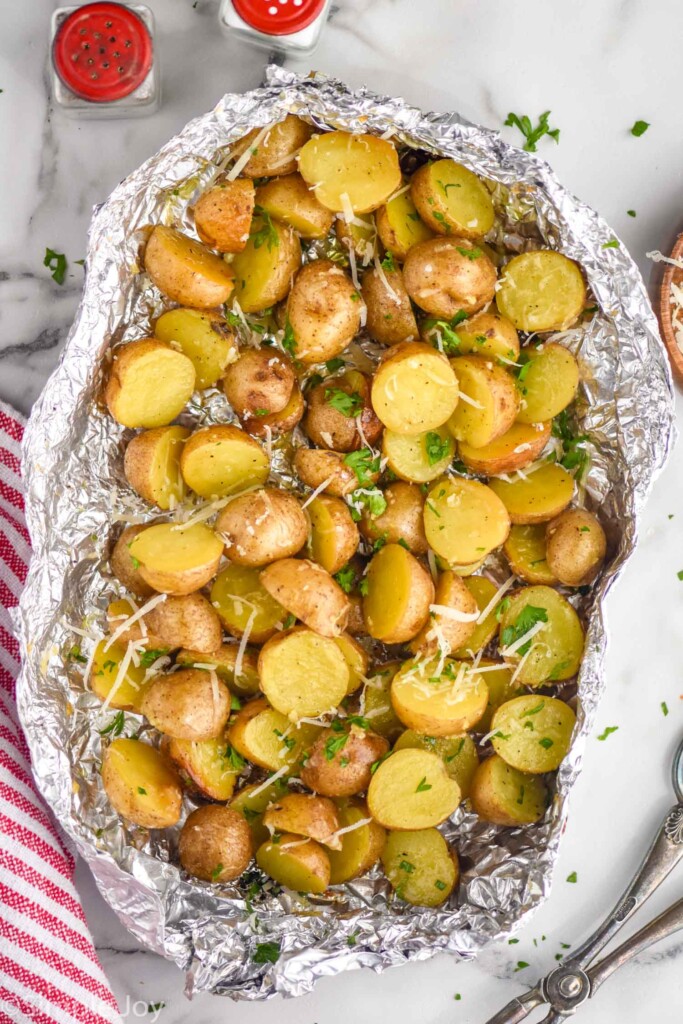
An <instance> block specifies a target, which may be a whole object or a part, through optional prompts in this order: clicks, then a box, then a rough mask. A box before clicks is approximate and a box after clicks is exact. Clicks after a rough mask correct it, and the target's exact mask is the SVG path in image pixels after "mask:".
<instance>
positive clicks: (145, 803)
mask: <svg viewBox="0 0 683 1024" xmlns="http://www.w3.org/2000/svg"><path fill="white" fill-rule="evenodd" d="M102 783H103V785H104V790H105V792H106V794H107V796H108V798H109V802H110V803H111V805H112V807H113V808H114V810H115V811H116V813H117V814H120V815H121V817H122V818H125V819H126V820H127V821H132V822H133V823H134V824H135V825H141V826H142V827H143V828H170V827H171V826H172V825H175V824H176V823H177V821H178V819H179V818H180V812H181V808H182V802H183V788H182V785H181V782H180V778H179V776H178V773H177V772H176V771H175V769H174V768H173V765H172V764H171V762H170V761H169V760H168V758H167V757H165V756H164V755H163V754H162V753H160V752H159V751H158V750H157V749H156V748H155V747H150V746H149V745H148V744H147V743H143V742H142V741H141V740H128V739H122V738H119V739H115V740H114V741H113V743H110V744H109V746H108V747H107V749H106V750H105V752H104V756H103V758H102Z"/></svg>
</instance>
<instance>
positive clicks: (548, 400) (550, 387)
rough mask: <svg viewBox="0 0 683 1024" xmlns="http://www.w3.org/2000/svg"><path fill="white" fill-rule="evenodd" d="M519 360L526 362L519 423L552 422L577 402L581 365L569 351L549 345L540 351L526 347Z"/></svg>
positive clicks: (539, 348)
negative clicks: (572, 403)
mask: <svg viewBox="0 0 683 1024" xmlns="http://www.w3.org/2000/svg"><path fill="white" fill-rule="evenodd" d="M519 358H520V359H524V365H523V367H522V370H523V373H524V376H523V379H522V381H521V388H522V403H521V407H520V410H519V412H518V414H517V419H518V420H519V422H520V423H539V422H541V421H542V420H551V419H552V418H553V417H554V416H557V415H558V414H559V413H561V412H562V410H563V409H566V408H567V406H568V405H569V404H570V403H571V402H573V401H574V398H575V397H576V392H577V391H578V388H579V364H578V363H577V361H576V359H575V358H574V356H573V355H572V354H571V352H570V351H569V349H566V348H564V346H563V345H558V344H556V343H555V342H550V341H549V342H546V343H545V344H544V345H541V346H539V347H538V348H536V347H535V346H534V345H527V347H526V348H524V349H523V350H522V352H521V354H520V356H519Z"/></svg>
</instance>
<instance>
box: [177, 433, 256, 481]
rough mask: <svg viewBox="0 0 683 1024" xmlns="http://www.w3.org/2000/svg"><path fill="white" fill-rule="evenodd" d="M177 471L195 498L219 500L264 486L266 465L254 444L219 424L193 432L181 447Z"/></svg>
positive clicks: (251, 440) (245, 435) (248, 438)
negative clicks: (195, 495)
mask: <svg viewBox="0 0 683 1024" xmlns="http://www.w3.org/2000/svg"><path fill="white" fill-rule="evenodd" d="M180 469H181V471H182V474H183V477H184V478H185V483H186V484H187V486H188V487H189V488H190V489H191V490H193V491H194V492H195V494H199V495H200V496H201V497H202V498H221V497H226V496H228V495H231V494H236V493H237V492H238V491H244V490H246V489H247V488H248V487H254V486H258V485H259V484H263V483H265V482H266V480H267V479H268V474H269V472H270V462H269V460H268V456H267V455H266V453H265V452H264V450H263V448H261V445H260V444H259V443H258V441H254V439H253V438H251V437H249V435H248V434H245V432H244V431H243V430H240V429H239V427H234V426H232V425H231V424H228V423H221V424H218V425H217V426H213V427H202V428H201V429H200V430H195V432H194V434H192V436H191V437H190V438H188V440H187V441H186V442H185V445H184V446H183V451H182V455H181V457H180Z"/></svg>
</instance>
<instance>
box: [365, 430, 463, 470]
mask: <svg viewBox="0 0 683 1024" xmlns="http://www.w3.org/2000/svg"><path fill="white" fill-rule="evenodd" d="M382 454H383V455H384V457H385V458H386V460H387V465H388V467H389V469H390V470H391V471H392V473H395V474H396V476H398V477H400V478H401V480H406V481H408V482H409V483H417V484H424V483H428V482H429V481H430V480H436V478H437V477H439V476H442V475H443V474H444V473H445V472H446V470H447V469H448V467H449V466H450V464H451V462H452V461H453V457H454V456H455V441H454V440H453V437H452V436H451V434H450V431H449V430H448V428H447V427H446V426H445V425H444V426H442V427H438V428H437V429H436V430H427V431H425V432H424V433H423V434H396V433H395V432H394V431H393V430H385V431H384V435H383V437H382Z"/></svg>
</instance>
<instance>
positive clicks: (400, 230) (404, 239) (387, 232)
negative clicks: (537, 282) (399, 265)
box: [375, 190, 434, 262]
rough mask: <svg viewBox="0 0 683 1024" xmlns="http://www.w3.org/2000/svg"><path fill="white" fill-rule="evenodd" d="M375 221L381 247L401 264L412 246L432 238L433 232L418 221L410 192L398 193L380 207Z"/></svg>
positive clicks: (418, 217) (418, 216) (422, 222)
mask: <svg viewBox="0 0 683 1024" xmlns="http://www.w3.org/2000/svg"><path fill="white" fill-rule="evenodd" d="M375 220H376V221H377V233H378V235H379V237H380V239H381V242H382V245H383V246H384V248H385V249H386V250H387V251H388V252H390V253H391V255H392V256H393V257H394V259H396V260H399V261H401V262H403V260H404V259H405V258H406V256H407V255H408V250H409V249H412V247H413V246H414V245H417V243H418V242H426V241H427V239H428V238H432V237H433V236H434V232H433V231H431V229H430V228H428V227H427V225H426V224H425V223H424V221H422V220H420V215H419V214H418V212H417V210H416V209H415V203H414V202H413V199H412V196H411V195H410V190H406V191H403V192H400V193H399V194H398V195H397V196H394V198H393V199H390V200H389V202H388V203H387V204H386V206H382V207H380V209H379V210H378V211H377V213H376V215H375Z"/></svg>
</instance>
